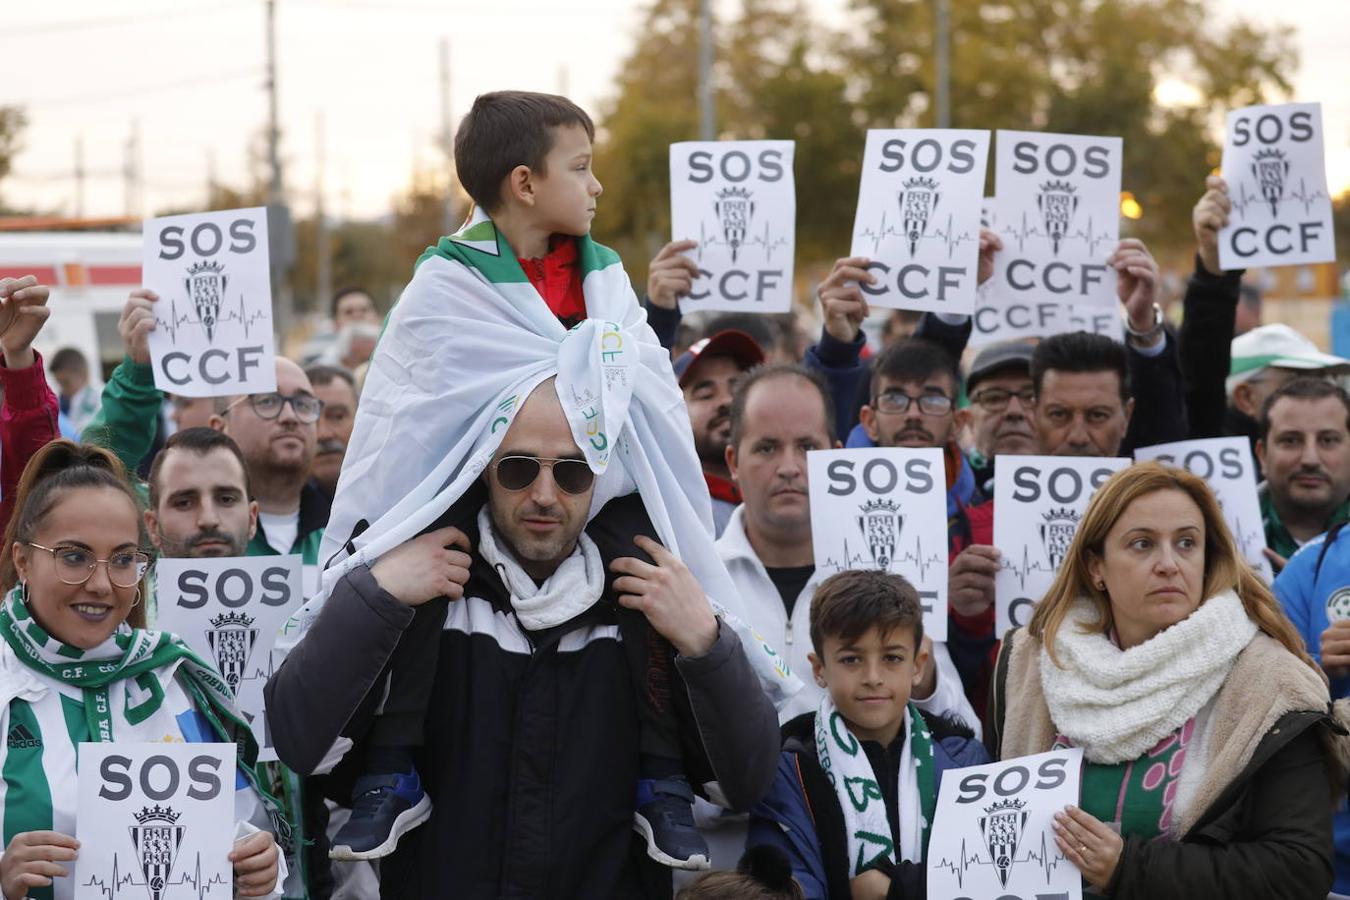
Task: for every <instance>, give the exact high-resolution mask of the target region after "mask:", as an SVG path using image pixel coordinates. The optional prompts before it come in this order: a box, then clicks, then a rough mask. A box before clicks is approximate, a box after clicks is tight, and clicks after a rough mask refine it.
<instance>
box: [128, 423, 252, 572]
mask: <svg viewBox="0 0 1350 900" xmlns="http://www.w3.org/2000/svg"><path fill="white" fill-rule="evenodd" d="M147 486H148V488H149V492H150V505H149V508H148V509H146V511H145V528H146V531H147V532H148V533H149V535H150V540H151V541H152V542H153V543H154V545H155V548H156V549H157V550H159V553H160V556H164V557H168V558H170V559H176V558H181V557H189V558H194V559H195V558H200V557H221V556H243V555H244V549H245V548H246V547H247V546H248V542H249V541H250V540H251V539H252V538H253V534H254V532H255V531H257V528H258V504H257V502H256V501H255V500H253V499H252V495H251V493H250V491H249V484H248V470H247V469H246V468H245V466H244V455H243V454H242V453H240V452H239V445H238V444H236V443H235V442H234V441H233V440H231V439H230V436H229V435H227V434H224V433H223V432H220V431H217V430H215V429H214V428H187V429H184V430H183V431H178V432H175V433H174V434H173V435H172V436H171V437H170V438H169V439H168V440H167V441H165V443H164V449H163V450H161V451H160V452H159V454H158V455H157V456H156V457H155V461H154V463H153V464H152V465H151V466H150V479H149V481H148V482H147Z"/></svg>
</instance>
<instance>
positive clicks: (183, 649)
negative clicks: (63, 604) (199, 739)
mask: <svg viewBox="0 0 1350 900" xmlns="http://www.w3.org/2000/svg"><path fill="white" fill-rule="evenodd" d="M0 633H3V635H4V638H5V640H6V641H7V642H8V643H9V645H10V647H12V648H13V649H14V653H15V655H17V656H18V657H19V659H21V660H23V662H24V663H25V664H27V665H28V666H29V668H31V669H34V670H35V671H37V672H40V673H42V674H44V675H46V676H47V677H48V678H51V679H52V680H54V681H58V682H61V683H62V684H69V685H73V686H74V687H78V688H80V689H81V690H82V691H83V693H84V717H85V721H86V723H87V724H88V726H89V733H90V735H91V736H92V739H93V740H95V741H99V742H102V741H112V740H114V739H115V734H114V728H113V721H114V713H115V712H116V711H117V710H116V707H115V704H116V703H117V702H118V701H119V700H120V702H121V710H120V714H121V716H122V718H123V719H124V720H125V721H126V722H127V724H129V725H138V724H140V723H141V722H144V721H145V720H146V719H148V718H150V716H152V715H153V714H154V713H155V712H157V711H158V710H159V708H160V706H161V705H162V704H163V702H164V688H163V687H162V686H161V685H160V683H159V678H158V677H157V676H156V674H155V672H156V670H158V669H161V668H163V667H164V666H167V665H169V664H171V663H173V662H174V661H175V660H182V664H181V665H180V666H179V668H178V673H179V676H180V681H181V684H182V685H183V687H184V688H185V689H186V690H187V692H188V696H189V697H191V698H192V703H193V706H194V707H195V708H196V709H197V711H198V712H200V713H201V714H202V715H203V716H204V717H205V719H206V721H207V723H208V724H209V725H210V726H211V730H212V732H214V734H215V735H216V737H217V738H218V739H219V740H220V741H221V742H223V743H229V744H234V745H235V746H236V747H237V748H238V764H239V769H240V771H242V772H243V773H244V776H245V777H246V778H247V779H248V781H249V784H250V785H252V786H253V789H254V790H255V791H257V792H258V795H259V796H260V797H261V798H262V800H263V804H264V805H265V806H266V808H267V811H268V814H269V815H270V816H271V817H272V821H273V824H274V826H275V827H276V829H277V835H278V838H279V839H280V838H286V837H289V835H290V831H291V828H290V824H289V822H288V821H287V820H286V817H285V816H284V815H282V813H281V808H280V805H279V804H278V803H277V800H276V798H275V797H273V796H272V794H271V792H270V791H268V790H267V787H266V784H265V783H264V781H263V780H262V779H261V778H260V777H259V774H258V770H257V760H258V742H257V739H255V738H254V737H253V731H252V730H251V729H250V728H249V725H248V722H247V721H245V719H244V717H243V715H242V714H241V713H240V712H239V708H238V707H237V706H236V705H235V700H234V693H233V692H232V691H231V690H230V687H229V685H228V684H226V683H225V679H223V678H222V677H221V676H220V675H219V674H218V673H217V672H216V671H215V670H214V669H213V668H212V667H211V665H210V664H209V663H207V662H206V661H205V660H203V659H202V658H201V657H200V656H198V655H197V654H196V653H194V652H193V651H192V649H191V648H190V647H188V645H187V644H185V643H183V641H182V640H181V639H180V638H178V637H177V636H176V635H173V634H170V633H168V632H165V631H146V630H144V629H140V628H131V627H129V626H127V625H125V624H123V625H122V626H120V627H119V628H118V629H117V631H116V632H115V633H114V634H113V636H112V637H110V638H109V639H108V640H107V641H104V642H103V643H102V644H100V645H99V646H98V647H95V648H93V649H92V650H81V649H80V648H78V647H72V646H71V645H69V644H66V643H63V642H62V641H60V640H58V639H56V638H55V637H53V636H52V635H50V634H48V633H47V632H46V631H45V630H44V629H43V628H42V626H41V625H39V624H38V623H37V620H36V619H34V618H33V617H32V614H31V613H29V611H28V607H27V605H25V603H24V602H23V600H22V598H21V597H20V589H19V588H17V587H16V588H15V589H14V590H12V591H10V593H9V596H8V597H6V598H5V601H4V603H3V604H0ZM119 686H120V688H121V690H120V696H118V697H115V696H114V689H115V688H117V687H119Z"/></svg>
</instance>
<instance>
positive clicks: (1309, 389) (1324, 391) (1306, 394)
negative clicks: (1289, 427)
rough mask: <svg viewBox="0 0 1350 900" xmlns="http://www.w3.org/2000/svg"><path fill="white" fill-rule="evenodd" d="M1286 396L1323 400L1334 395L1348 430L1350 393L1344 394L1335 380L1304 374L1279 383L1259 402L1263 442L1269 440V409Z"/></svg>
mask: <svg viewBox="0 0 1350 900" xmlns="http://www.w3.org/2000/svg"><path fill="white" fill-rule="evenodd" d="M1286 397H1287V398H1289V399H1290V400H1324V399H1326V398H1327V397H1335V398H1336V399H1337V400H1339V401H1341V404H1342V405H1343V406H1344V407H1345V415H1346V421H1345V427H1346V430H1350V394H1346V392H1345V389H1344V388H1343V387H1341V386H1340V385H1339V384H1336V383H1335V382H1332V381H1327V380H1326V379H1325V378H1318V377H1316V376H1309V375H1304V376H1301V377H1299V378H1294V379H1291V380H1289V381H1286V382H1285V383H1284V384H1282V385H1280V387H1279V388H1278V389H1277V390H1275V391H1273V392H1272V393H1271V395H1270V396H1269V397H1267V398H1266V402H1265V403H1262V404H1261V418H1260V419H1259V420H1258V421H1259V422H1260V427H1261V441H1262V442H1263V443H1264V442H1265V441H1268V440H1270V411H1271V410H1272V409H1274V408H1275V404H1276V403H1278V402H1279V401H1281V400H1283V399H1285V398H1286Z"/></svg>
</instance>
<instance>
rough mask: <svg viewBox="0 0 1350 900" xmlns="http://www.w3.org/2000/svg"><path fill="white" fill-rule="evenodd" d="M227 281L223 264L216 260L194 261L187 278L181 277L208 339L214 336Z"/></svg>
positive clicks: (227, 277) (228, 279) (228, 278)
mask: <svg viewBox="0 0 1350 900" xmlns="http://www.w3.org/2000/svg"><path fill="white" fill-rule="evenodd" d="M229 281H230V277H229V276H228V275H226V274H225V266H223V265H222V264H220V263H218V262H199V263H194V264H193V265H191V266H189V267H188V271H187V278H185V279H183V282H184V284H185V285H186V287H187V292H188V296H189V297H191V298H192V305H193V307H195V308H196V310H197V321H199V322H201V323H202V328H203V329H204V330H205V331H206V339H207V340H208V341H210V340H213V339H214V338H215V334H216V324H217V323H218V322H219V321H220V301H221V300H222V299H223V298H224V297H225V288H226V287H227V286H228V285H229Z"/></svg>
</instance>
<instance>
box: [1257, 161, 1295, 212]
mask: <svg viewBox="0 0 1350 900" xmlns="http://www.w3.org/2000/svg"><path fill="white" fill-rule="evenodd" d="M1252 174H1253V175H1255V176H1256V181H1257V183H1258V184H1260V185H1261V196H1262V197H1264V198H1265V200H1266V202H1267V203H1269V204H1270V214H1271V215H1272V216H1275V217H1278V216H1279V214H1280V201H1281V200H1282V199H1284V178H1285V176H1286V175H1288V174H1289V160H1288V159H1287V158H1285V155H1284V151H1283V150H1272V149H1267V150H1259V151H1257V154H1256V158H1255V159H1254V160H1252Z"/></svg>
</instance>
